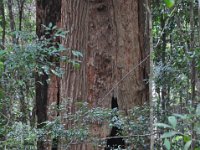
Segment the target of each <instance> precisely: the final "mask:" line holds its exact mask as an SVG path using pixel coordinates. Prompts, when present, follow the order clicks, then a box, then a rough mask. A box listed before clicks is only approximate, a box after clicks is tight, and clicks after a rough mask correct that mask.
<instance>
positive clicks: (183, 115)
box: [173, 114, 187, 119]
mask: <svg viewBox="0 0 200 150" xmlns="http://www.w3.org/2000/svg"><path fill="white" fill-rule="evenodd" d="M173 116H175V117H179V118H181V119H187V115H185V114H173Z"/></svg>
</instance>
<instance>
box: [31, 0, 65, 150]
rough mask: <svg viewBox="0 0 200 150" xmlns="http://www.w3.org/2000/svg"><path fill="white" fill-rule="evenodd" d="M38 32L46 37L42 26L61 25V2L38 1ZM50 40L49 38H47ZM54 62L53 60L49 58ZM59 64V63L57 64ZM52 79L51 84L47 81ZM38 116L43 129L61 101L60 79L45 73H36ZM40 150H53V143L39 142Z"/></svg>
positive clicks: (53, 0)
mask: <svg viewBox="0 0 200 150" xmlns="http://www.w3.org/2000/svg"><path fill="white" fill-rule="evenodd" d="M36 12H37V13H36V22H37V24H36V26H37V28H36V32H37V35H38V37H39V38H40V37H42V36H44V35H45V30H44V28H43V27H42V25H45V26H48V25H49V24H50V23H52V25H53V26H55V25H57V26H58V25H59V24H60V17H61V15H60V12H61V0H37V1H36ZM46 38H48V37H46ZM47 59H49V61H54V59H53V58H47ZM55 63H57V62H55ZM48 79H50V83H49V84H48V83H47V80H48ZM35 83H36V115H37V123H38V128H41V127H42V126H43V125H44V124H43V123H44V122H45V121H47V120H50V118H51V117H52V116H49V115H48V107H49V106H50V105H51V104H52V103H53V102H55V103H58V101H59V79H58V78H57V77H56V76H55V75H51V76H48V75H47V74H46V73H45V72H44V73H43V74H42V75H39V74H38V73H37V72H36V76H35ZM37 147H38V150H47V149H51V141H48V140H47V141H46V142H44V141H38V146H37Z"/></svg>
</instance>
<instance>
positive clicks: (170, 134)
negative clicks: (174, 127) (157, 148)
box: [161, 131, 178, 139]
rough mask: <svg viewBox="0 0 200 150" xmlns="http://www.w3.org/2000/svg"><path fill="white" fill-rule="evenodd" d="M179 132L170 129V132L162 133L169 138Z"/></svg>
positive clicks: (163, 136)
mask: <svg viewBox="0 0 200 150" xmlns="http://www.w3.org/2000/svg"><path fill="white" fill-rule="evenodd" d="M176 134H178V132H176V131H170V132H165V133H164V134H163V135H161V138H162V139H163V138H168V137H173V136H174V135H176Z"/></svg>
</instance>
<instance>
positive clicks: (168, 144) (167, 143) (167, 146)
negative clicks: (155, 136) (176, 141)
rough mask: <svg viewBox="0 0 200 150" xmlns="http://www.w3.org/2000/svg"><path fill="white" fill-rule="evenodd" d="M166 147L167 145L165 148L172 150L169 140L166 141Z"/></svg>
mask: <svg viewBox="0 0 200 150" xmlns="http://www.w3.org/2000/svg"><path fill="white" fill-rule="evenodd" d="M164 145H165V147H166V149H167V150H170V148H171V144H170V141H169V140H168V139H167V138H166V139H165V141H164Z"/></svg>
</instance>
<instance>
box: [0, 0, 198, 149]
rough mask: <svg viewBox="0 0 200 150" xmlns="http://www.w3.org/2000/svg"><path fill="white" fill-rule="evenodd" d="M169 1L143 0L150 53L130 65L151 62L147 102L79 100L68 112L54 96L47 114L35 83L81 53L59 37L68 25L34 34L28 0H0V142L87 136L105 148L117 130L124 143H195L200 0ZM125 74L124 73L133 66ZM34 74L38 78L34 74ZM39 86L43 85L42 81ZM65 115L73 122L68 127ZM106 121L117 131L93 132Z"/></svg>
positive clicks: (52, 142) (66, 142)
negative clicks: (121, 105) (124, 105)
mask: <svg viewBox="0 0 200 150" xmlns="http://www.w3.org/2000/svg"><path fill="white" fill-rule="evenodd" d="M173 2H174V1H173V0H170V1H168V0H164V1H159V0H152V1H151V5H150V6H148V5H144V8H145V9H146V10H145V11H146V12H147V14H148V17H149V19H148V22H145V26H147V27H148V30H149V31H150V34H149V35H148V38H149V39H150V46H149V47H150V53H149V54H148V55H146V57H144V58H143V59H142V60H141V61H140V62H138V64H137V65H134V67H133V69H134V68H135V67H138V68H140V69H141V68H142V64H143V63H147V62H148V63H149V65H150V67H151V68H150V77H149V78H147V79H146V81H145V83H146V84H148V85H149V87H150V90H149V91H150V92H149V93H150V96H149V97H150V100H149V102H144V103H142V105H141V104H140V105H136V106H135V107H134V108H131V109H129V110H128V114H129V115H127V114H125V113H124V112H123V111H119V110H118V109H117V108H116V107H114V108H113V109H111V108H112V107H109V108H107V107H96V108H91V104H90V103H87V102H83V101H81V100H80V101H79V100H77V102H76V103H75V105H76V109H77V111H75V113H73V114H71V113H69V112H67V111H66V108H68V106H69V103H70V100H69V101H62V103H61V102H60V101H54V102H55V103H51V104H50V105H49V106H48V113H47V114H46V115H47V116H42V115H43V114H44V113H41V114H42V115H41V116H39V117H38V116H37V115H36V114H37V113H36V110H37V104H38V103H37V94H36V93H37V91H36V90H37V85H44V84H45V83H47V84H49V83H51V81H52V80H57V79H58V80H59V79H60V78H62V77H63V76H64V74H65V70H63V68H62V63H68V64H70V65H72V67H73V69H76V70H80V69H81V63H82V58H83V53H82V52H81V50H79V49H73V50H71V49H70V47H69V48H67V49H66V47H64V45H63V43H61V42H60V40H63V39H65V38H66V37H67V36H68V31H67V30H65V29H62V28H60V26H59V24H57V25H54V24H53V23H49V24H48V25H42V26H41V28H42V29H43V31H42V35H38V34H36V2H35V1H34V0H15V1H14V0H0V75H1V79H0V148H1V149H28V150H29V149H30V150H31V149H33V150H34V149H39V147H40V146H45V147H46V148H49V149H50V148H52V149H67V148H68V149H70V146H72V145H76V144H80V143H90V144H92V146H93V148H94V149H98V148H99V149H103V148H104V147H106V143H107V141H108V140H109V139H112V138H123V139H124V141H125V143H126V149H138V148H140V149H152V150H153V149H167V150H170V149H175V150H178V149H184V150H186V149H192V150H199V149H200V140H199V139H200V74H199V71H200V61H199V57H200V2H199V1H197V0H176V1H175V4H173ZM37 13H39V12H37ZM37 28H38V27H37ZM39 28H40V27H39ZM63 53H67V54H68V53H70V55H62V54H63ZM149 60H150V62H149ZM60 63H61V65H60ZM127 74H128V75H127V77H125V78H128V77H129V76H130V75H132V72H130V73H129V72H128V73H127ZM45 75H48V76H50V78H47V77H45ZM38 76H42V77H43V78H40V79H39V80H38V79H37V77H38ZM123 78H124V76H123V77H122V79H123ZM44 81H47V82H45V83H44ZM110 89H115V86H112V87H110ZM39 91H40V92H41V93H44V92H45V89H40V90H39ZM106 94H107V93H105V95H106ZM105 95H102V97H103V96H105ZM58 102H59V104H58ZM58 106H59V107H58ZM42 109H43V108H41V110H42ZM44 109H45V108H44ZM44 111H46V110H44ZM60 114H62V115H60ZM38 118H41V120H39V119H38ZM63 120H67V121H71V122H74V124H75V126H70V127H66V124H64V123H63ZM104 123H105V124H107V125H108V128H109V129H112V128H113V127H117V128H118V129H120V132H119V133H118V134H116V135H115V136H114V137H113V136H111V135H109V134H108V135H107V136H106V137H97V136H93V135H92V134H91V132H90V131H91V128H92V127H94V126H93V125H94V124H98V125H100V126H103V125H104ZM91 126H92V127H91Z"/></svg>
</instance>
